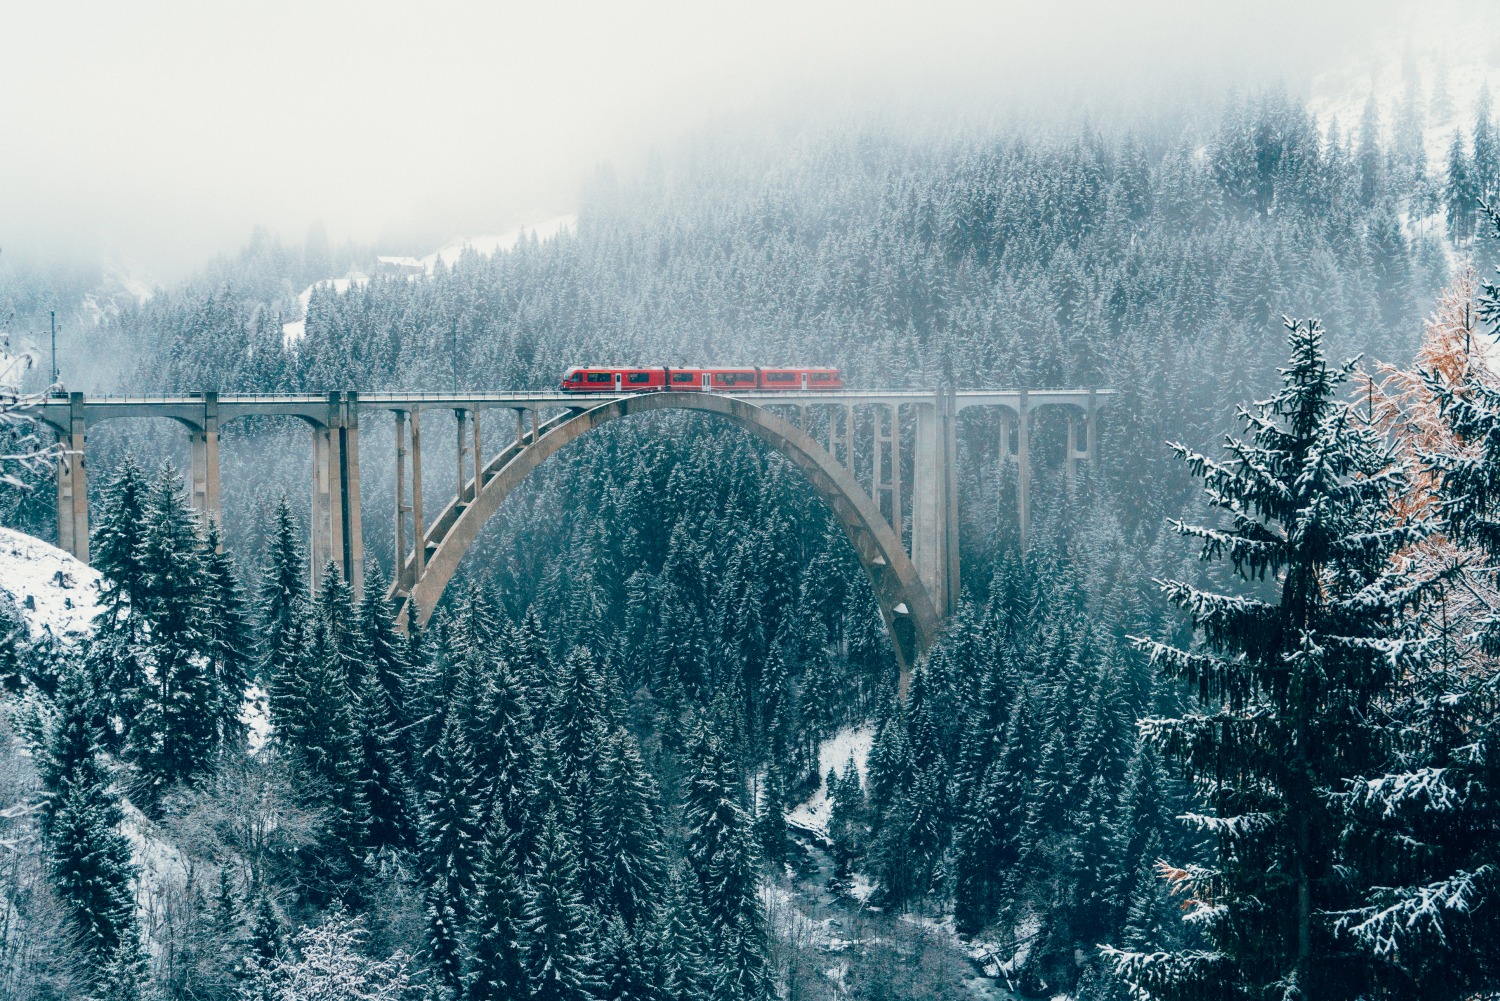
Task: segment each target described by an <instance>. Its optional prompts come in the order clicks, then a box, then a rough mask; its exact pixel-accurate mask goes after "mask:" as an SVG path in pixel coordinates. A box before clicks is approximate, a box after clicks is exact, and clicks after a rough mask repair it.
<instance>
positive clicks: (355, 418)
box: [339, 392, 365, 598]
mask: <svg viewBox="0 0 1500 1001" xmlns="http://www.w3.org/2000/svg"><path fill="white" fill-rule="evenodd" d="M339 434H340V436H341V438H342V443H341V445H342V447H341V448H340V449H339V453H340V455H341V456H342V458H343V465H342V467H341V468H340V470H339V474H340V475H339V482H340V489H339V496H341V497H342V498H343V499H344V517H343V524H344V577H345V579H346V580H348V581H349V586H350V587H352V588H353V589H354V596H355V597H356V598H358V597H359V596H360V595H361V594H363V593H364V589H365V532H364V514H363V511H362V508H361V505H360V499H359V394H358V393H353V392H351V393H345V394H344V420H343V424H342V426H341V427H340V428H339Z"/></svg>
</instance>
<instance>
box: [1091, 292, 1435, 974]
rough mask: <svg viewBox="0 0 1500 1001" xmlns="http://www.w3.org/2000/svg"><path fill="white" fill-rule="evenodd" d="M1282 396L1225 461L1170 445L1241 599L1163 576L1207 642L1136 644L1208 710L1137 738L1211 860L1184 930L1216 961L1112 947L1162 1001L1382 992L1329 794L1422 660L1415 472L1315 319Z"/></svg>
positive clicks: (1293, 342)
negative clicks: (1200, 805)
mask: <svg viewBox="0 0 1500 1001" xmlns="http://www.w3.org/2000/svg"><path fill="white" fill-rule="evenodd" d="M1286 326H1287V332H1288V341H1289V343H1290V347H1291V362H1290V364H1289V365H1288V367H1287V368H1285V369H1283V371H1282V386H1281V389H1280V390H1279V391H1278V392H1277V393H1276V394H1275V395H1274V396H1272V397H1271V398H1270V399H1268V400H1267V401H1265V402H1263V403H1260V404H1257V405H1256V406H1255V408H1254V409H1253V410H1251V411H1245V412H1243V419H1244V422H1245V424H1246V426H1247V428H1248V431H1249V436H1248V438H1246V439H1235V438H1230V439H1228V440H1227V442H1226V446H1225V447H1226V451H1227V452H1228V456H1229V458H1228V459H1227V460H1226V461H1218V460H1214V459H1211V458H1208V457H1206V456H1202V455H1199V454H1196V453H1193V452H1191V451H1189V450H1188V449H1186V448H1184V447H1182V446H1177V450H1178V452H1179V454H1181V455H1182V456H1183V457H1184V459H1185V460H1186V462H1187V463H1188V466H1189V468H1190V469H1191V470H1192V471H1193V473H1194V474H1195V475H1196V476H1198V477H1199V478H1200V479H1201V480H1202V481H1203V484H1204V488H1205V491H1206V493H1207V496H1208V499H1209V503H1210V504H1211V505H1212V506H1213V507H1214V508H1216V509H1217V510H1219V511H1221V512H1222V513H1223V515H1224V519H1225V522H1226V524H1225V526H1224V527H1222V528H1220V527H1200V526H1194V525H1185V524H1181V523H1178V524H1176V525H1175V527H1176V528H1177V530H1178V531H1179V532H1181V533H1182V534H1183V535H1185V536H1187V537H1188V538H1191V539H1196V540H1199V541H1200V542H1201V544H1202V547H1203V549H1202V555H1203V558H1204V559H1206V560H1213V561H1224V562H1225V563H1227V565H1228V567H1229V569H1231V570H1232V571H1233V572H1234V573H1236V574H1237V575H1239V576H1240V577H1241V578H1242V579H1243V580H1244V581H1245V582H1246V585H1247V588H1246V589H1247V591H1248V593H1238V594H1222V593H1215V592H1212V591H1208V590H1202V589H1199V588H1196V587H1194V586H1192V585H1190V584H1187V583H1183V582H1180V581H1172V582H1169V583H1168V584H1166V585H1165V593H1166V595H1167V597H1168V599H1169V600H1171V601H1172V603H1173V604H1175V605H1177V606H1179V607H1181V608H1183V609H1185V610H1186V611H1187V612H1188V613H1189V614H1190V615H1191V617H1192V620H1193V623H1194V625H1195V626H1196V627H1197V630H1198V634H1199V636H1200V638H1201V643H1202V646H1201V649H1196V650H1185V649H1182V648H1180V647H1176V646H1172V645H1169V644H1166V643H1159V642H1152V641H1144V640H1143V641H1141V646H1142V647H1143V648H1144V649H1146V650H1148V651H1149V652H1150V656H1151V658H1152V661H1153V663H1155V664H1156V665H1158V666H1159V667H1160V668H1161V669H1162V670H1163V671H1165V672H1166V673H1167V674H1168V675H1169V676H1171V677H1176V678H1180V679H1182V680H1184V681H1185V682H1186V683H1187V684H1189V685H1190V686H1192V688H1193V690H1194V691H1195V692H1196V694H1197V696H1198V698H1199V699H1200V701H1202V702H1203V703H1204V704H1205V706H1206V708H1207V710H1208V711H1207V712H1204V713H1199V714H1193V715H1188V716H1184V717H1181V718H1177V719H1151V720H1147V721H1145V722H1144V723H1143V724H1142V726H1143V732H1144V733H1145V734H1146V736H1147V737H1148V739H1150V740H1151V741H1152V742H1153V743H1155V744H1156V746H1158V747H1159V748H1160V749H1161V750H1162V751H1163V753H1164V754H1166V755H1167V756H1168V757H1169V758H1171V759H1172V760H1173V761H1175V762H1176V763H1177V764H1178V766H1179V767H1181V768H1182V769H1183V771H1184V773H1185V774H1186V775H1187V776H1188V777H1190V778H1191V779H1193V780H1194V781H1195V782H1196V783H1197V785H1198V786H1199V788H1200V790H1201V791H1202V793H1203V794H1204V795H1205V797H1206V798H1207V801H1208V806H1209V810H1210V812H1209V813H1208V814H1206V815H1189V819H1190V820H1191V821H1192V822H1193V823H1194V824H1195V825H1196V826H1197V827H1198V828H1200V829H1201V830H1203V831H1205V832H1206V833H1209V834H1211V835H1212V836H1213V837H1214V838H1215V839H1216V842H1217V848H1218V853H1217V854H1218V857H1217V860H1216V864H1215V865H1214V866H1212V867H1207V868H1204V869H1201V870H1197V869H1195V870H1185V871H1184V873H1183V874H1182V875H1181V876H1180V877H1179V878H1181V879H1183V880H1184V881H1186V882H1189V883H1191V884H1193V885H1194V886H1196V887H1197V888H1198V895H1197V896H1196V897H1194V898H1193V900H1194V903H1193V906H1192V909H1191V910H1190V912H1189V915H1188V918H1189V920H1191V921H1193V922H1194V923H1196V924H1197V925H1198V926H1199V927H1200V928H1201V929H1202V930H1203V932H1204V933H1205V934H1206V935H1207V936H1208V938H1209V940H1210V942H1211V948H1210V949H1208V950H1194V951H1174V952H1161V953H1149V954H1148V953H1133V952H1132V953H1116V954H1115V959H1116V965H1117V968H1118V970H1119V972H1120V973H1121V974H1123V975H1124V976H1125V978H1126V979H1127V980H1128V981H1130V982H1131V983H1132V984H1133V985H1134V986H1135V987H1136V989H1138V990H1140V991H1142V992H1143V993H1145V994H1147V995H1149V996H1152V997H1164V998H1166V997H1202V996H1206V995H1207V996H1250V997H1257V996H1272V995H1274V996H1277V997H1283V998H1294V997H1307V998H1329V999H1336V998H1346V997H1347V998H1355V997H1365V996H1369V995H1370V993H1371V992H1372V991H1373V990H1375V989H1376V988H1377V986H1378V981H1377V979H1376V978H1375V976H1374V974H1373V971H1372V969H1371V967H1370V965H1369V964H1368V963H1366V962H1365V961H1363V960H1362V959H1360V958H1359V957H1357V956H1356V955H1354V954H1353V953H1352V952H1351V950H1350V949H1349V948H1348V947H1347V945H1346V944H1345V943H1343V942H1341V941H1340V933H1339V927H1338V922H1339V915H1341V914H1343V913H1344V912H1346V911H1347V910H1348V909H1349V908H1350V907H1351V906H1353V905H1355V904H1356V903H1357V902H1358V901H1359V887H1357V886H1353V885H1350V881H1349V879H1348V875H1347V872H1346V870H1344V868H1343V867H1342V865H1341V861H1342V860H1341V853H1340V841H1341V837H1342V834H1343V831H1344V826H1343V825H1342V824H1341V823H1340V822H1339V820H1338V818H1337V817H1336V816H1335V814H1334V811H1333V810H1332V808H1331V805H1330V804H1331V797H1332V796H1334V795H1336V794H1339V793H1342V792H1343V791H1344V790H1345V789H1346V786H1347V783H1348V782H1349V781H1350V780H1351V779H1353V778H1355V777H1357V776H1360V775H1361V774H1364V773H1365V772H1366V770H1367V769H1369V768H1370V766H1371V765H1372V764H1373V763H1374V762H1375V761H1376V760H1378V750H1379V739H1378V735H1377V733H1376V732H1375V731H1376V729H1377V728H1378V726H1379V724H1378V722H1377V718H1378V715H1379V703H1380V699H1381V697H1382V695H1383V693H1385V692H1386V691H1387V690H1388V689H1390V687H1391V686H1392V685H1393V684H1394V683H1395V682H1396V680H1398V679H1399V678H1400V677H1401V676H1402V675H1403V674H1404V672H1406V671H1407V670H1410V669H1411V668H1412V667H1413V666H1415V663H1416V658H1417V656H1418V655H1419V654H1418V651H1419V649H1420V644H1419V643H1412V642H1410V641H1411V640H1412V639H1414V638H1415V637H1414V636H1413V633H1412V628H1413V627H1412V625H1411V623H1410V619H1409V616H1408V615H1407V614H1406V609H1407V608H1408V607H1409V606H1410V605H1411V603H1412V602H1413V601H1414V600H1416V599H1417V598H1419V597H1420V596H1421V590H1422V586H1421V582H1420V581H1413V580H1409V579H1408V577H1407V575H1406V574H1405V573H1404V572H1403V568H1401V567H1400V566H1399V564H1398V563H1397V561H1396V560H1394V559H1393V557H1394V556H1395V555H1396V554H1397V553H1398V552H1399V551H1400V550H1401V549H1402V548H1404V547H1405V546H1407V545H1409V544H1411V543H1413V542H1415V541H1417V540H1418V539H1419V538H1420V537H1421V535H1422V531H1423V528H1424V526H1423V525H1422V524H1421V523H1420V522H1402V521H1400V520H1399V519H1398V518H1397V517H1396V515H1395V514H1394V512H1393V510H1392V504H1391V500H1392V497H1393V496H1395V495H1398V494H1399V493H1401V492H1402V490H1403V489H1404V488H1405V482H1406V474H1405V470H1404V468H1403V467H1402V465H1401V463H1400V462H1398V461H1397V460H1396V458H1395V455H1394V453H1393V449H1392V447H1391V446H1390V445H1388V444H1387V443H1386V442H1385V441H1384V440H1383V439H1382V438H1381V437H1380V436H1379V435H1378V434H1377V433H1376V431H1375V430H1374V429H1372V428H1370V427H1368V426H1367V425H1366V424H1365V423H1364V422H1363V421H1362V420H1360V419H1359V418H1358V417H1357V416H1356V415H1355V414H1354V413H1353V411H1352V409H1351V407H1350V406H1349V405H1348V404H1346V403H1343V402H1341V401H1340V399H1339V396H1338V394H1339V392H1340V387H1341V386H1342V385H1343V384H1344V382H1345V381H1346V380H1347V379H1348V376H1349V373H1350V372H1351V370H1352V363H1351V364H1347V365H1344V366H1341V367H1337V368H1330V367H1329V366H1328V364H1327V362H1326V361H1325V359H1324V354H1323V331H1322V328H1321V326H1320V325H1319V324H1317V323H1316V322H1293V321H1290V320H1289V321H1287V324H1286Z"/></svg>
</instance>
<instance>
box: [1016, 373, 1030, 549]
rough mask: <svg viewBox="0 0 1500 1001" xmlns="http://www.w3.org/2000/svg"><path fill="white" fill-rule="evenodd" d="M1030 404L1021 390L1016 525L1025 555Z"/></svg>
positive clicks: (1024, 391)
mask: <svg viewBox="0 0 1500 1001" xmlns="http://www.w3.org/2000/svg"><path fill="white" fill-rule="evenodd" d="M1030 404H1031V401H1030V398H1029V396H1028V395H1027V392H1026V390H1024V389H1023V390H1021V400H1020V403H1019V404H1018V406H1017V410H1016V525H1017V527H1018V529H1019V537H1020V542H1021V552H1023V553H1024V552H1025V551H1026V542H1027V537H1028V536H1029V535H1030V534H1031V424H1030V409H1031V406H1030Z"/></svg>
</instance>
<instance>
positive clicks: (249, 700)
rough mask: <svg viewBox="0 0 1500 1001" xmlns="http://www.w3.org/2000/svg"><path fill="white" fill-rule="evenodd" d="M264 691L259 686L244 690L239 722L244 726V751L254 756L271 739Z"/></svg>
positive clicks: (269, 719)
mask: <svg viewBox="0 0 1500 1001" xmlns="http://www.w3.org/2000/svg"><path fill="white" fill-rule="evenodd" d="M267 700H268V697H267V695H266V690H265V689H264V688H262V687H260V686H259V685H251V686H250V687H249V688H247V689H245V704H244V706H243V707H242V708H241V709H240V722H241V723H243V724H245V749H246V750H247V751H249V752H250V753H251V754H255V753H256V752H258V751H259V750H260V749H261V748H262V747H265V746H266V741H267V740H269V739H270V738H271V713H270V709H269V705H268V701H267Z"/></svg>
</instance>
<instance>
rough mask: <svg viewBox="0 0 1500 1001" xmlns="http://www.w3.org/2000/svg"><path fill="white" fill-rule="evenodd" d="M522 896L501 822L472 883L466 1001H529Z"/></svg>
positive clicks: (487, 839) (517, 870)
mask: <svg viewBox="0 0 1500 1001" xmlns="http://www.w3.org/2000/svg"><path fill="white" fill-rule="evenodd" d="M525 909H526V898H525V894H524V893H523V891H522V886H521V880H520V863H519V861H518V860H517V859H516V853H515V849H514V847H513V846H512V844H511V834H510V832H509V831H508V830H507V829H506V827H505V824H504V822H503V821H500V820H496V821H495V822H494V823H492V824H491V825H490V830H489V834H488V835H487V836H486V837H485V842H484V850H483V853H482V855H481V856H480V863H479V873H478V876H477V877H476V880H475V890H474V917H473V921H472V923H471V927H472V932H471V938H470V944H469V966H468V971H467V973H466V975H465V981H466V984H467V987H466V988H465V997H467V998H468V999H469V1001H510V999H512V998H521V997H527V996H528V991H529V990H530V982H529V980H528V978H527V974H526V955H527V943H526V940H525V933H524V931H523V924H524V922H525Z"/></svg>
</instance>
